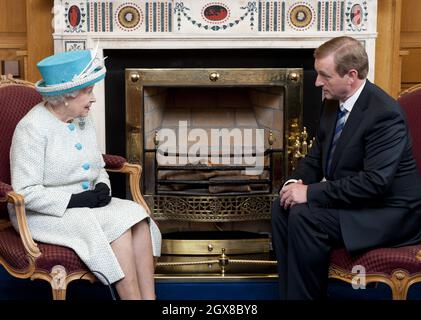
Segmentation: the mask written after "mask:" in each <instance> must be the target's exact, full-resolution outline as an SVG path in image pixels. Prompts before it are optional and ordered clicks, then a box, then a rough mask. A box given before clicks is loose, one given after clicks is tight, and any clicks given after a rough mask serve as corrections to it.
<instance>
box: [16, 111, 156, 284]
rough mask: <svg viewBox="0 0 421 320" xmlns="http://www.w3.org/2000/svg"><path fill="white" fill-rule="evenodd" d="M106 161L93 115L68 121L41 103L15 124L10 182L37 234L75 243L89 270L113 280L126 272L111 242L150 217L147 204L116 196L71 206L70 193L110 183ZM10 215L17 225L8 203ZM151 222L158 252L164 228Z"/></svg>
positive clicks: (42, 238)
mask: <svg viewBox="0 0 421 320" xmlns="http://www.w3.org/2000/svg"><path fill="white" fill-rule="evenodd" d="M82 128H83V129H82ZM104 165H105V164H104V161H103V159H102V155H101V153H100V151H99V149H98V146H97V140H96V134H95V129H94V126H93V123H92V120H91V119H90V117H86V118H85V125H83V123H81V121H80V119H76V120H75V121H74V122H73V123H72V124H69V123H64V122H62V121H60V120H59V119H57V118H56V117H55V116H54V115H53V114H51V113H50V112H49V111H48V110H47V109H46V108H45V107H44V105H43V103H40V104H38V105H36V106H35V107H34V108H33V109H32V110H31V111H29V112H28V114H27V115H26V116H25V117H24V118H22V120H21V121H20V122H19V123H18V125H17V127H16V129H15V132H14V135H13V140H12V146H11V149H10V166H11V176H12V187H13V189H14V191H16V192H18V193H20V194H22V195H23V196H24V198H25V206H26V214H27V218H28V224H29V229H30V230H31V233H32V236H33V238H34V239H35V240H38V241H41V242H46V243H51V244H58V245H63V246H66V247H70V248H72V249H73V250H74V251H75V252H76V253H77V254H78V256H79V257H80V258H81V259H82V261H83V262H84V263H85V264H86V265H87V266H88V268H89V269H90V270H93V271H99V272H101V273H103V274H104V275H105V276H106V277H107V279H108V281H109V282H110V283H113V282H115V281H118V280H120V279H121V278H123V277H124V273H123V271H122V269H121V267H120V265H119V263H118V261H117V258H116V257H115V255H114V252H113V251H112V249H111V246H110V243H111V242H112V241H114V240H115V239H117V238H118V237H119V236H120V235H122V234H123V233H124V232H125V231H126V230H127V229H129V228H130V227H132V226H133V225H134V224H136V223H137V222H139V221H141V220H143V219H145V218H148V214H147V213H146V211H145V209H144V208H143V207H142V206H140V205H139V204H137V203H136V202H133V201H130V200H123V199H119V198H114V197H113V198H112V200H111V202H110V203H109V204H108V205H107V206H105V207H102V208H93V209H90V208H71V209H67V205H68V203H69V200H70V197H71V195H72V193H79V192H83V191H85V190H90V189H93V188H94V186H95V185H96V184H97V183H99V182H104V183H106V184H107V185H108V186H110V181H109V178H108V174H107V172H106V171H105V169H104ZM9 215H10V219H11V221H12V224H13V225H14V227H15V228H17V219H16V215H15V213H14V209H13V207H12V206H10V205H9ZM148 221H149V226H150V232H151V237H152V247H153V248H152V249H153V254H154V256H159V255H160V251H161V233H160V232H159V229H158V227H157V226H156V224H155V223H154V221H153V220H152V219H149V218H148ZM96 275H97V276H98V278H99V279H100V280H101V281H102V282H103V283H106V281H105V279H103V278H102V277H101V276H100V275H98V274H96Z"/></svg>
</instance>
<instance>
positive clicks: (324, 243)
mask: <svg viewBox="0 0 421 320" xmlns="http://www.w3.org/2000/svg"><path fill="white" fill-rule="evenodd" d="M272 243H273V247H274V249H275V253H276V257H277V260H278V273H279V286H280V298H281V299H282V300H284V299H288V300H297V299H298V300H304V299H324V298H326V297H327V283H328V270H329V255H330V251H331V249H332V248H333V247H338V246H343V240H342V236H341V228H340V223H339V214H338V211H337V210H335V209H324V208H320V209H317V210H313V209H312V210H311V211H310V209H309V207H308V204H297V205H294V206H293V207H292V208H290V209H288V210H285V209H284V208H283V207H281V206H280V203H279V199H275V202H274V203H273V207H272Z"/></svg>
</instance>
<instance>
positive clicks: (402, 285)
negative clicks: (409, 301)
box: [390, 270, 410, 300]
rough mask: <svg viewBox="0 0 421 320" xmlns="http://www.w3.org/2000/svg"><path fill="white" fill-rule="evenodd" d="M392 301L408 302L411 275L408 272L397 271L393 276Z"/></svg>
mask: <svg viewBox="0 0 421 320" xmlns="http://www.w3.org/2000/svg"><path fill="white" fill-rule="evenodd" d="M391 280H392V283H393V285H391V286H390V287H391V289H392V299H393V300H406V296H407V294H408V289H409V285H410V283H409V275H408V273H407V272H406V271H403V270H397V271H395V272H394V273H393V274H392V278H391Z"/></svg>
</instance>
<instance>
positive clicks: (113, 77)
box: [104, 49, 321, 197]
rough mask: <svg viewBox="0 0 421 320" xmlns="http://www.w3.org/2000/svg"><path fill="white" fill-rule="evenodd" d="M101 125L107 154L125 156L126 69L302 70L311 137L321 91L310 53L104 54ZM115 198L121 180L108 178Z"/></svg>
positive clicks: (121, 193)
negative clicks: (111, 182)
mask: <svg viewBox="0 0 421 320" xmlns="http://www.w3.org/2000/svg"><path fill="white" fill-rule="evenodd" d="M104 56H108V58H107V59H106V60H105V64H106V67H107V70H108V72H107V77H106V79H105V101H106V103H105V125H106V148H107V153H112V154H119V155H124V154H125V145H126V142H125V141H126V137H125V88H124V79H125V69H126V68H303V70H304V95H303V104H304V105H303V107H304V113H303V122H304V125H305V126H306V127H307V128H308V131H309V135H310V137H312V136H314V134H315V131H316V128H317V121H318V117H319V114H320V103H319V101H321V90H320V89H316V88H315V86H314V81H315V79H316V74H315V71H314V68H313V63H314V59H313V49H229V50H227V49H206V50H205V49H197V50H191V49H189V50H180V49H176V50H144V49H142V50H138V49H133V50H129V49H112V50H111V49H110V50H104ZM111 179H112V181H113V187H114V188H113V190H114V195H115V196H120V197H124V178H122V177H117V176H112V177H111Z"/></svg>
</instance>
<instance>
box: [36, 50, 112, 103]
mask: <svg viewBox="0 0 421 320" xmlns="http://www.w3.org/2000/svg"><path fill="white" fill-rule="evenodd" d="M37 67H38V70H39V72H40V73H41V76H42V80H40V81H38V82H37V83H36V84H35V88H36V90H37V91H38V92H39V93H41V94H42V95H43V96H56V95H60V94H64V93H68V92H72V91H75V90H79V89H82V88H85V87H89V86H91V85H93V84H95V83H96V82H98V81H100V80H102V79H104V77H105V73H106V69H105V66H104V64H103V59H99V58H97V57H96V53H94V52H93V51H91V50H77V51H68V52H61V53H57V54H55V55H52V56H50V57H47V58H45V59H43V60H41V61H40V62H38V64H37Z"/></svg>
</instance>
